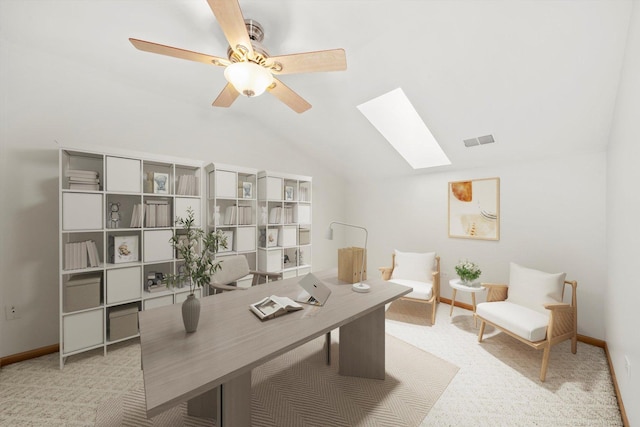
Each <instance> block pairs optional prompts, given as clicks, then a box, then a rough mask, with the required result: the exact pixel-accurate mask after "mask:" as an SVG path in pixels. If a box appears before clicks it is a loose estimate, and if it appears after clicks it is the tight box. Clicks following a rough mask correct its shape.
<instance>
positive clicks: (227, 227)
mask: <svg viewBox="0 0 640 427" xmlns="http://www.w3.org/2000/svg"><path fill="white" fill-rule="evenodd" d="M205 169H206V172H207V230H208V231H215V230H222V231H223V232H224V233H225V234H226V235H227V242H228V248H227V249H226V250H221V251H220V252H218V254H217V255H216V259H224V257H225V256H232V255H244V256H245V257H246V258H247V261H248V263H249V268H251V269H252V270H255V269H256V268H257V262H258V261H257V243H256V242H257V229H256V221H257V217H256V206H257V205H256V203H257V197H256V195H257V192H258V187H257V170H255V169H250V168H244V167H241V166H232V165H224V164H213V163H212V164H209V165H207V166H206V168H205ZM251 280H252V277H251V276H247V277H245V278H243V279H241V280H239V281H238V282H237V286H239V287H249V286H251Z"/></svg>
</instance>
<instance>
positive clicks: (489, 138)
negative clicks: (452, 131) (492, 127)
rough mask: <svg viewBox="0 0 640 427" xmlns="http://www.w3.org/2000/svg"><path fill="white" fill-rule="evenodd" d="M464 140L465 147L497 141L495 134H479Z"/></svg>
mask: <svg viewBox="0 0 640 427" xmlns="http://www.w3.org/2000/svg"><path fill="white" fill-rule="evenodd" d="M462 142H464V146H465V147H473V146H475V145H484V144H491V143H493V142H496V140H495V139H493V135H485V136H479V137H477V138H469V139H465V140H463V141H462Z"/></svg>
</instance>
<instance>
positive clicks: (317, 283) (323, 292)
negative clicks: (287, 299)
mask: <svg viewBox="0 0 640 427" xmlns="http://www.w3.org/2000/svg"><path fill="white" fill-rule="evenodd" d="M298 284H299V285H300V287H302V289H304V291H302V293H300V295H298V297H297V298H296V301H297V302H302V303H305V304H312V305H324V303H325V302H327V299H329V295H331V289H329V287H328V286H327V285H325V284H324V283H322V281H321V280H320V279H318V278H317V277H316V276H314V275H313V274H311V273H309V274H307V275H306V276H304V277H303V278H302V280H300V281H299V282H298Z"/></svg>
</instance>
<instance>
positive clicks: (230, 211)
mask: <svg viewBox="0 0 640 427" xmlns="http://www.w3.org/2000/svg"><path fill="white" fill-rule="evenodd" d="M237 213H238V207H237V206H236V205H233V206H227V209H225V212H224V220H223V222H222V224H224V225H234V224H235V223H236V221H235V220H236V214H237Z"/></svg>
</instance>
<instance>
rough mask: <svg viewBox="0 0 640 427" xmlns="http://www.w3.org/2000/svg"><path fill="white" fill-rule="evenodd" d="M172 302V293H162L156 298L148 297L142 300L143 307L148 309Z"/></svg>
mask: <svg viewBox="0 0 640 427" xmlns="http://www.w3.org/2000/svg"><path fill="white" fill-rule="evenodd" d="M171 304H173V295H164V296H161V297H157V298H148V299H146V300H144V309H145V310H150V309H152V308H156V307H163V306H165V305H171Z"/></svg>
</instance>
